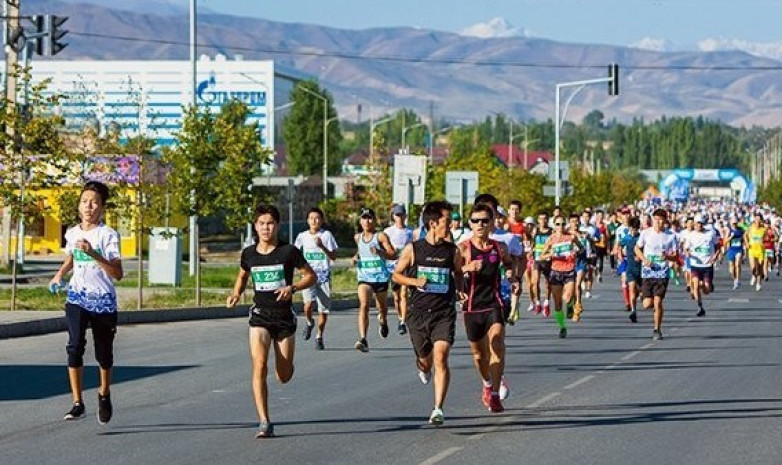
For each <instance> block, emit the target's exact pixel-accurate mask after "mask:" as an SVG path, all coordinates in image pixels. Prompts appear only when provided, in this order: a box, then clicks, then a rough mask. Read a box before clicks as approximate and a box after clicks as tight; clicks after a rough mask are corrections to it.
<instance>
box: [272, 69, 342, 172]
mask: <svg viewBox="0 0 782 465" xmlns="http://www.w3.org/2000/svg"><path fill="white" fill-rule="evenodd" d="M304 89H306V90H304ZM313 94H315V95H313ZM318 95H319V96H322V97H324V98H325V99H326V101H325V102H326V107H327V113H326V115H327V121H328V120H331V119H332V118H336V117H337V111H336V110H335V109H334V102H333V98H332V96H331V94H330V93H329V92H328V91H327V90H326V89H325V88H321V87H320V86H319V85H318V83H317V82H316V81H314V80H309V81H302V82H299V83H298V84H297V85H296V86H295V87H294V88H293V89H292V90H291V95H290V100H291V102H292V103H293V107H292V108H291V110H290V114H289V115H288V117H287V118H285V121H284V122H283V124H282V133H283V137H284V139H285V145H286V150H287V152H286V154H287V165H288V174H290V175H296V174H303V175H305V176H312V175H315V174H321V173H322V172H323V159H324V158H323V149H324V147H323V104H324V100H323V98H320V97H318ZM341 142H342V133H341V132H340V129H339V124H338V122H337V121H333V122H332V123H331V124H329V125H328V148H327V150H328V155H329V158H328V162H329V166H328V171H329V174H335V173H337V172H338V171H339V168H340V166H341V165H342V157H341V156H337V155H338V154H339V152H340V150H339V148H340V144H341Z"/></svg>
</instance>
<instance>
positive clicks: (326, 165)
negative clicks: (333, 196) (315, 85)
mask: <svg viewBox="0 0 782 465" xmlns="http://www.w3.org/2000/svg"><path fill="white" fill-rule="evenodd" d="M299 89H301V90H303V91H304V92H306V93H308V94H310V95H312V96H314V97H317V98H319V99H321V100H322V101H323V200H326V199H328V198H329V183H328V178H329V159H328V153H326V151H327V150H328V145H329V100H328V99H327V98H326V97H324V96H323V95H321V94H319V93H317V92H315V91H312V90H309V89H307V88H306V87H304V86H299Z"/></svg>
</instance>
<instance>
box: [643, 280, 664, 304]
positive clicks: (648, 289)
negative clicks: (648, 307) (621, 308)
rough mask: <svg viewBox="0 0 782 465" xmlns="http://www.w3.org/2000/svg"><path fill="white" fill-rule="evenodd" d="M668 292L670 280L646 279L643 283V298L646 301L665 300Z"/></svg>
mask: <svg viewBox="0 0 782 465" xmlns="http://www.w3.org/2000/svg"><path fill="white" fill-rule="evenodd" d="M667 290H668V278H644V279H643V280H642V282H641V296H642V297H643V298H644V299H651V298H652V297H659V298H661V299H664V298H665V293H666V291H667Z"/></svg>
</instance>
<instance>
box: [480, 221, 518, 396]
mask: <svg viewBox="0 0 782 465" xmlns="http://www.w3.org/2000/svg"><path fill="white" fill-rule="evenodd" d="M495 212H496V215H495V218H494V231H493V232H492V233H491V235H490V236H489V238H490V239H492V240H495V241H499V242H502V243H503V244H505V246H507V247H508V253H510V256H511V259H512V260H513V265H512V266H513V268H514V269H513V272H512V273H513V275H514V276H522V275H523V274H524V269H525V268H526V257H525V255H524V246H523V245H522V243H521V239H520V237H518V236H516V235H515V234H513V233H511V232H510V231H508V230H507V229H506V222H507V213H506V212H505V209H504V208H502V207H500V206H498V207H497V208H496V210H495ZM505 271H506V269H505V268H504V266H503V267H501V269H500V276H501V277H502V283H501V285H500V295H501V296H502V301H503V303H504V308H505V320H506V321H507V322H508V323H509V324H510V325H511V326H513V325H514V324H515V323H516V321H517V320H518V319H519V294H520V292H521V286H517V287H516V289H517V290H518V292H519V293H516V292H512V291H511V283H510V281H509V280H508V278H507V277H506V273H505ZM503 400H504V399H503Z"/></svg>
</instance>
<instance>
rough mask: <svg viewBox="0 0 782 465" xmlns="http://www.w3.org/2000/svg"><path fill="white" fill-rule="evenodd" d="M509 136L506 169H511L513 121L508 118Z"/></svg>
mask: <svg viewBox="0 0 782 465" xmlns="http://www.w3.org/2000/svg"><path fill="white" fill-rule="evenodd" d="M508 125H509V126H510V136H509V137H508V169H509V170H510V169H511V168H513V120H512V119H510V118H508Z"/></svg>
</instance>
